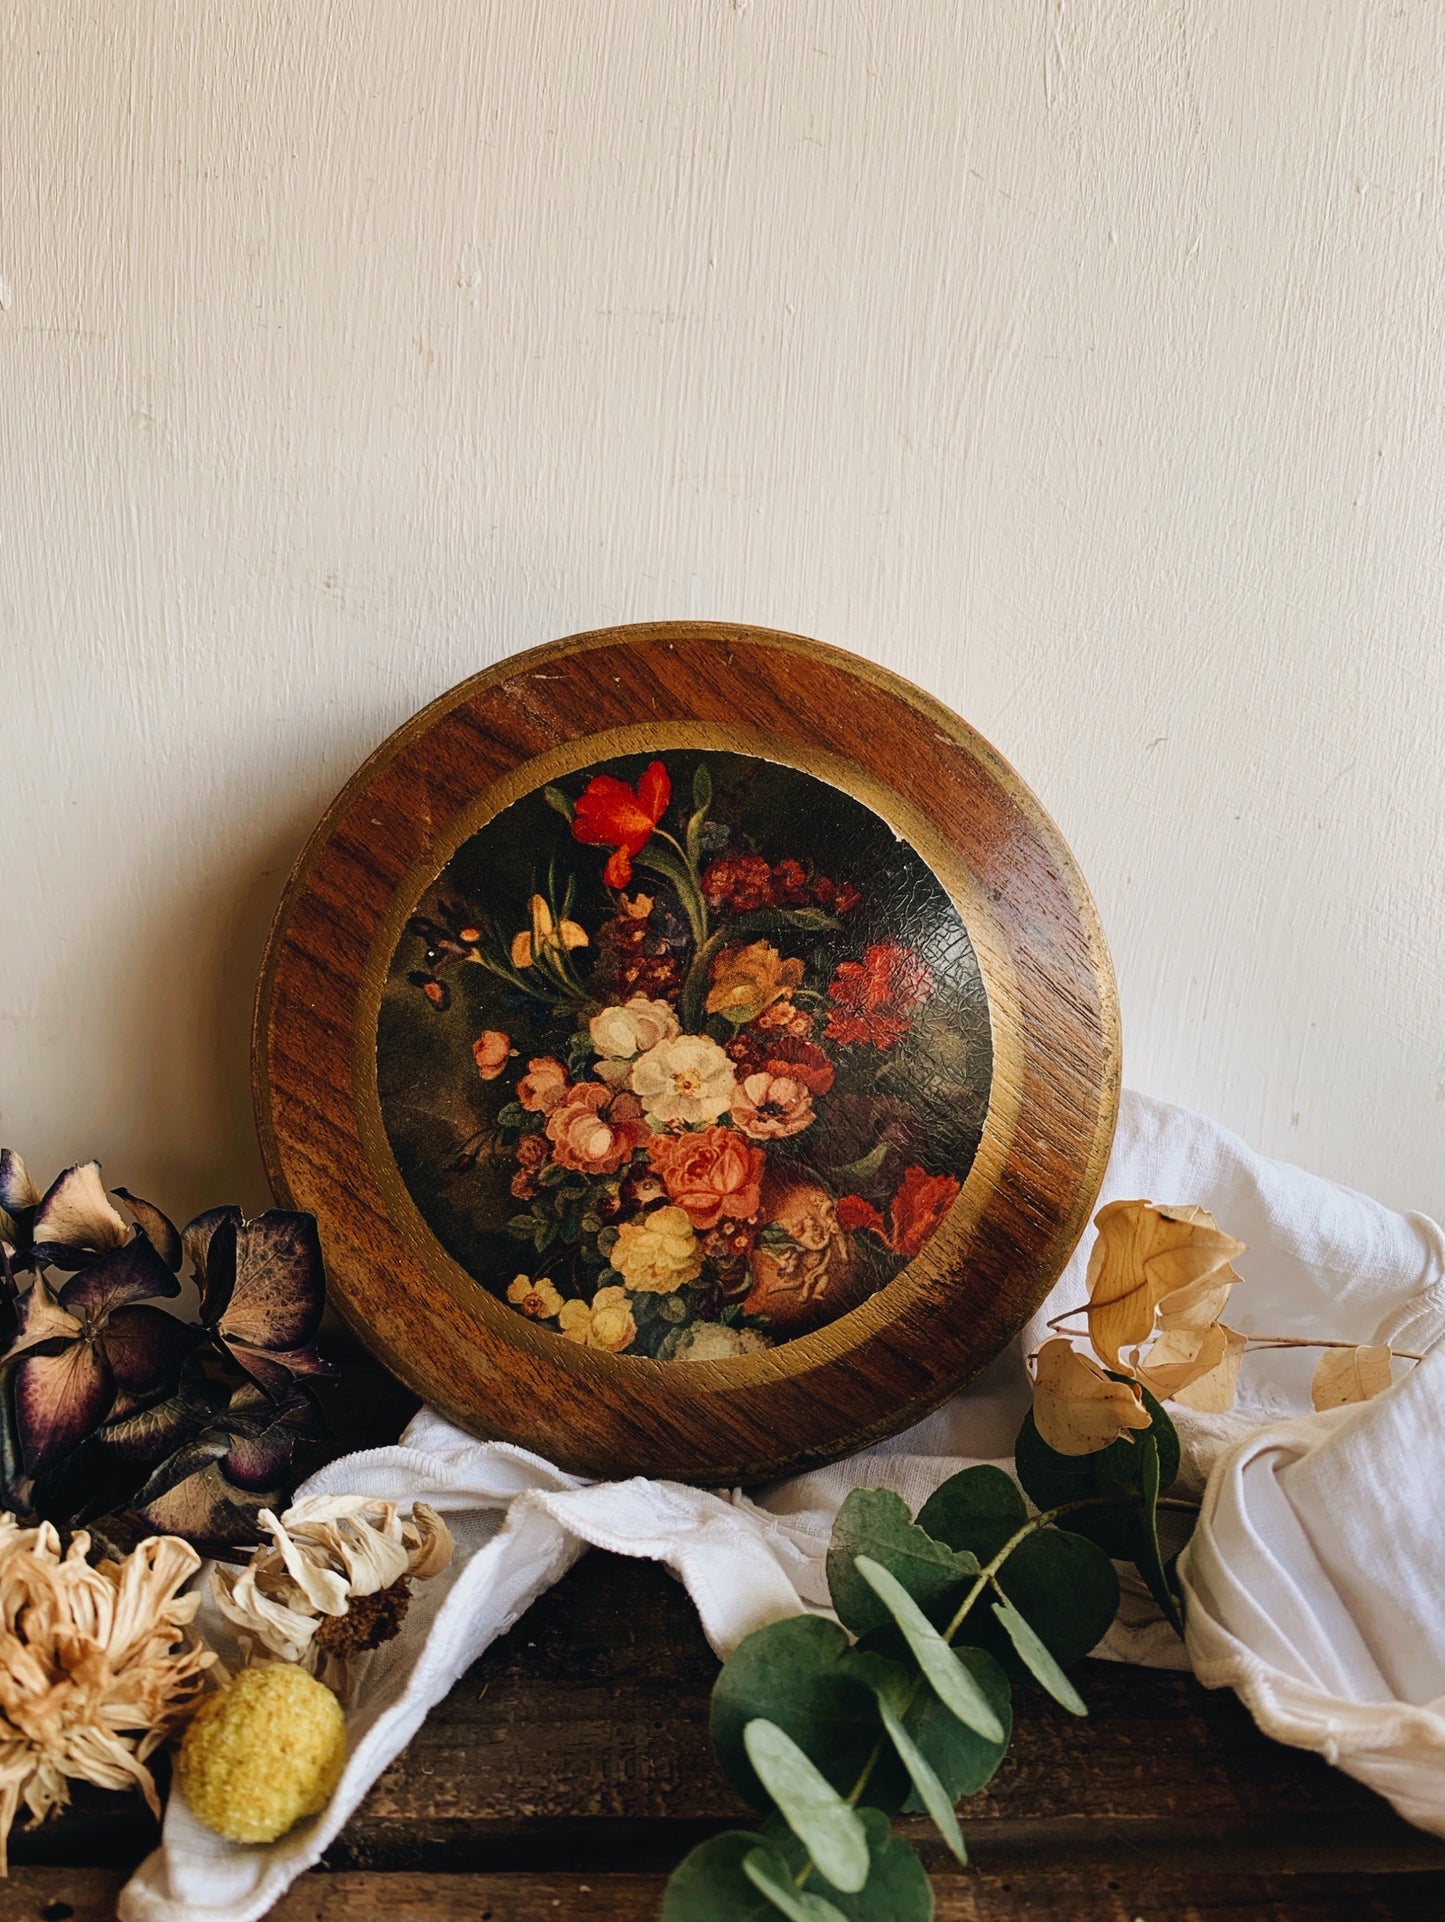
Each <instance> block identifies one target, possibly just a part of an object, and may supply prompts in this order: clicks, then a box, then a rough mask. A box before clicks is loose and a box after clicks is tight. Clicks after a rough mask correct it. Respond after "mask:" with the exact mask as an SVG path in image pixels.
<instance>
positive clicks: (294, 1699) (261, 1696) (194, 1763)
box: [176, 1662, 346, 1842]
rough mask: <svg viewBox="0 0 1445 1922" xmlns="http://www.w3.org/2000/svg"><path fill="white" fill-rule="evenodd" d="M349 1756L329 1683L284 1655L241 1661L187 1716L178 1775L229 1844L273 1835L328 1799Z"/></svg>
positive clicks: (199, 1814)
mask: <svg viewBox="0 0 1445 1922" xmlns="http://www.w3.org/2000/svg"><path fill="white" fill-rule="evenodd" d="M345 1761H346V1717H345V1716H344V1715H343V1714H342V1712H341V1704H340V1702H338V1701H337V1699H336V1697H335V1696H334V1695H333V1694H332V1693H331V1690H330V1689H329V1688H327V1687H325V1686H324V1684H322V1683H321V1682H318V1681H317V1680H316V1678H315V1676H314V1675H308V1674H307V1673H306V1670H305V1669H304V1668H295V1667H293V1666H292V1665H291V1664H290V1663H288V1662H270V1663H267V1665H266V1666H265V1667H264V1668H246V1669H242V1671H241V1673H240V1674H239V1675H238V1676H237V1677H236V1679H235V1681H234V1682H232V1683H231V1684H230V1686H229V1687H228V1688H223V1689H221V1690H219V1691H218V1692H217V1693H216V1694H214V1695H208V1696H207V1697H206V1698H205V1700H204V1701H203V1702H202V1703H201V1705H200V1707H199V1708H198V1709H197V1710H196V1712H195V1714H194V1716H193V1717H192V1718H191V1722H190V1726H189V1727H188V1728H187V1730H186V1733H185V1737H184V1739H183V1740H182V1742H181V1752H180V1756H179V1757H178V1759H177V1763H176V1773H177V1775H178V1777H179V1779H180V1784H181V1788H182V1789H183V1791H184V1792H185V1797H186V1800H187V1801H188V1802H189V1803H190V1805H191V1808H192V1809H193V1810H194V1811H195V1815H196V1819H197V1820H198V1821H201V1822H204V1823H205V1825H206V1827H207V1828H208V1829H214V1830H215V1831H216V1833H217V1834H218V1835H224V1836H226V1837H228V1838H229V1839H230V1840H231V1841H232V1842H274V1841H275V1840H276V1838H277V1837H278V1836H281V1835H284V1834H285V1833H286V1831H287V1829H289V1828H291V1827H292V1826H293V1824H295V1823H297V1822H299V1821H300V1820H301V1818H302V1816H304V1815H315V1814H316V1813H317V1811H318V1810H320V1809H321V1808H323V1807H324V1806H325V1804H326V1801H327V1799H328V1797H329V1796H330V1794H331V1791H332V1790H333V1789H334V1788H335V1787H336V1784H337V1781H338V1780H339V1778H340V1775H341V1770H342V1765H343V1764H344V1763H345Z"/></svg>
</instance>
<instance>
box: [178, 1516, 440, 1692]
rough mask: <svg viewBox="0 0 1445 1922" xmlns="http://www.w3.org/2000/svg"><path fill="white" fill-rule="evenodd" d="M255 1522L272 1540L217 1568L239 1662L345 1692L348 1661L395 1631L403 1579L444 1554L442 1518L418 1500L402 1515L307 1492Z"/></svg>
mask: <svg viewBox="0 0 1445 1922" xmlns="http://www.w3.org/2000/svg"><path fill="white" fill-rule="evenodd" d="M259 1519H260V1521H261V1523H262V1525H263V1527H265V1528H267V1529H268V1530H269V1531H270V1533H271V1536H272V1541H271V1544H270V1545H269V1546H262V1547H260V1548H257V1549H255V1550H254V1551H253V1553H252V1555H251V1559H250V1561H249V1562H247V1563H246V1565H245V1566H244V1567H243V1568H228V1567H226V1566H224V1565H220V1566H218V1567H217V1568H216V1570H215V1572H214V1574H213V1575H212V1578H211V1592H212V1594H213V1595H214V1597H215V1600H216V1603H217V1606H218V1607H219V1608H220V1610H221V1613H222V1614H223V1615H224V1616H225V1617H226V1619H227V1620H228V1621H229V1622H230V1623H231V1626H232V1627H233V1628H234V1630H235V1632H236V1638H237V1640H238V1641H239V1642H240V1644H241V1648H242V1652H243V1654H244V1657H245V1659H246V1661H247V1662H255V1661H261V1660H270V1659H272V1658H274V1657H279V1658H280V1660H282V1661H283V1662H297V1663H299V1664H300V1665H301V1666H302V1667H303V1668H305V1669H307V1670H308V1671H309V1672H310V1673H311V1674H312V1675H315V1676H316V1677H317V1678H318V1680H320V1681H323V1682H325V1683H326V1684H327V1685H328V1687H330V1688H333V1689H335V1690H336V1692H337V1693H338V1694H339V1695H341V1696H343V1698H344V1697H345V1696H346V1694H347V1693H348V1691H349V1688H350V1684H351V1681H352V1665H353V1662H354V1660H355V1658H356V1657H357V1656H358V1655H360V1654H362V1653H363V1652H365V1651H366V1650H368V1649H373V1648H379V1647H380V1646H381V1644H382V1643H383V1642H388V1641H390V1640H391V1638H392V1636H393V1635H395V1634H396V1632H397V1630H398V1629H399V1628H400V1627H401V1624H402V1621H403V1619H404V1617H405V1615H406V1610H407V1604H408V1602H409V1601H410V1584H411V1583H412V1582H413V1581H425V1580H426V1579H427V1578H428V1577H429V1576H432V1575H438V1574H440V1573H441V1571H442V1569H444V1568H445V1567H446V1565H447V1563H448V1562H449V1561H450V1560H451V1554H452V1538H451V1535H450V1533H449V1531H448V1529H447V1526H446V1523H445V1522H444V1521H443V1520H442V1518H441V1516H440V1515H438V1514H437V1512H436V1511H435V1509H432V1508H428V1507H427V1505H426V1503H425V1502H418V1503H417V1504H416V1506H415V1507H414V1508H413V1509H412V1511H411V1513H410V1514H409V1515H405V1516H403V1515H402V1514H401V1513H400V1511H399V1509H398V1508H397V1505H396V1503H395V1502H386V1501H375V1500H372V1499H371V1498H370V1497H368V1496H365V1495H315V1496H312V1497H311V1498H310V1499H309V1500H306V1501H301V1502H297V1503H296V1505H295V1506H294V1507H293V1508H288V1509H287V1511H286V1513H285V1514H284V1515H282V1516H281V1517H280V1519H279V1520H278V1519H277V1518H276V1516H275V1515H273V1514H272V1513H271V1511H270V1510H269V1509H263V1510H262V1511H261V1515H260V1518H259Z"/></svg>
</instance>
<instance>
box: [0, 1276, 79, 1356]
mask: <svg viewBox="0 0 1445 1922" xmlns="http://www.w3.org/2000/svg"><path fill="white" fill-rule="evenodd" d="M17 1316H18V1325H17V1327H16V1330H15V1339H14V1340H13V1341H12V1342H11V1344H10V1347H9V1350H8V1351H7V1359H8V1358H9V1356H10V1355H23V1354H24V1353H25V1350H26V1349H27V1348H35V1347H37V1346H38V1345H39V1344H40V1343H41V1342H42V1341H56V1340H60V1341H74V1340H75V1337H76V1336H77V1335H78V1334H79V1333H80V1332H81V1325H80V1323H79V1322H78V1321H77V1320H76V1318H75V1316H74V1315H72V1314H71V1313H69V1311H68V1310H67V1309H65V1308H62V1307H61V1305H60V1303H59V1302H58V1301H57V1300H56V1298H55V1296H54V1295H53V1294H52V1293H51V1290H50V1285H49V1283H48V1282H47V1281H46V1279H45V1277H44V1276H43V1275H37V1276H36V1278H35V1280H34V1281H33V1282H32V1283H31V1284H30V1287H29V1288H28V1290H27V1291H26V1292H25V1294H23V1295H22V1296H21V1297H20V1302H19V1306H18V1309H17Z"/></svg>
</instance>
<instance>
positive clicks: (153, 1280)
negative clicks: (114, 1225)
mask: <svg viewBox="0 0 1445 1922" xmlns="http://www.w3.org/2000/svg"><path fill="white" fill-rule="evenodd" d="M180 1292H181V1284H180V1283H179V1282H178V1281H177V1280H176V1278H175V1276H174V1275H173V1274H172V1273H171V1271H170V1269H169V1268H167V1266H166V1264H165V1263H164V1262H163V1261H162V1260H161V1258H160V1256H159V1255H158V1254H157V1253H156V1251H155V1249H154V1248H153V1247H152V1246H151V1244H150V1241H149V1239H148V1238H147V1237H146V1236H145V1235H136V1236H134V1237H133V1238H132V1239H131V1240H129V1241H127V1242H126V1243H125V1245H124V1247H121V1248H116V1249H114V1250H113V1251H112V1252H111V1253H110V1254H107V1255H105V1256H103V1257H102V1258H101V1259H100V1260H99V1261H94V1262H92V1263H91V1264H90V1266H89V1267H87V1268H82V1269H81V1271H80V1273H79V1274H78V1275H72V1276H71V1278H70V1280H69V1281H67V1282H66V1284H65V1286H64V1287H63V1288H62V1289H61V1291H60V1301H61V1304H62V1306H64V1307H66V1308H68V1309H69V1310H70V1312H71V1313H72V1314H73V1315H86V1316H88V1317H89V1318H90V1319H91V1320H92V1321H98V1320H100V1318H101V1317H102V1316H104V1315H109V1314H113V1313H114V1311H115V1310H116V1309H117V1308H125V1307H129V1306H130V1305H131V1304H132V1303H134V1302H137V1301H153V1300H155V1299H156V1298H157V1297H165V1298H174V1297H175V1296H176V1295H178V1294H179V1293H180Z"/></svg>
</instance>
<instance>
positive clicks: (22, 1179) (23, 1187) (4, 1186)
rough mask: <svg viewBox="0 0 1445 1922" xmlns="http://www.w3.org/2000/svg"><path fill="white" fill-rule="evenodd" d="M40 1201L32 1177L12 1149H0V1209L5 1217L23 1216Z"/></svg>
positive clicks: (38, 1192)
mask: <svg viewBox="0 0 1445 1922" xmlns="http://www.w3.org/2000/svg"><path fill="white" fill-rule="evenodd" d="M39 1200H40V1190H39V1188H38V1187H37V1186H36V1185H35V1180H34V1177H33V1176H32V1175H31V1173H30V1170H29V1169H28V1168H27V1167H26V1165H25V1163H24V1162H23V1161H22V1160H21V1159H20V1157H19V1155H18V1154H16V1152H15V1150H14V1149H13V1148H0V1208H3V1209H4V1210H5V1212H6V1214H7V1215H18V1214H23V1213H24V1212H25V1210H26V1209H27V1208H33V1207H35V1206H36V1204H37V1203H38V1202H39Z"/></svg>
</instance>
